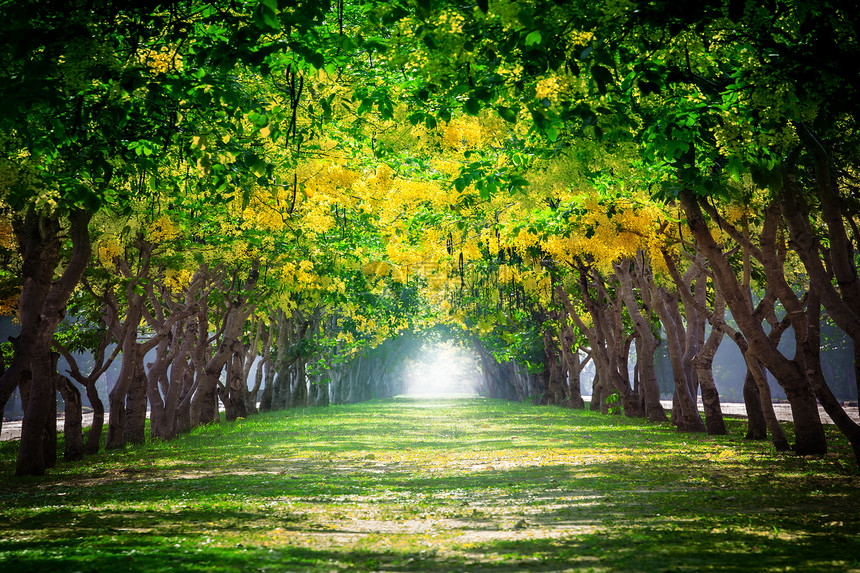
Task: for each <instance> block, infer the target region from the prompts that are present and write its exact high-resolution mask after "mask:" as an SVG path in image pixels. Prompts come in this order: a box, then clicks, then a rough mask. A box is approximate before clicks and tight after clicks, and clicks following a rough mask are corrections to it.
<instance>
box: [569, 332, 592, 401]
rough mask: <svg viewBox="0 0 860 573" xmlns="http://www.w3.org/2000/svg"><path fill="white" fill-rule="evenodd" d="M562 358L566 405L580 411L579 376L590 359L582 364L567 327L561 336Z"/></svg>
mask: <svg viewBox="0 0 860 573" xmlns="http://www.w3.org/2000/svg"><path fill="white" fill-rule="evenodd" d="M562 341H563V342H562V358H563V359H564V365H565V369H566V370H567V404H568V406H569V407H571V408H574V409H577V410H582V409H583V408H585V400H583V399H582V390H581V388H580V385H581V375H582V369H583V368H584V367H585V365H586V364H588V361H589V360H590V357H589V358H587V359H586V360H585V361H584V362H583V361H582V359H581V358H580V356H579V348H578V346H577V343H576V336H575V334H574V332H573V329H572V328H570V327H567V328H565V329H564V332H563V336H562Z"/></svg>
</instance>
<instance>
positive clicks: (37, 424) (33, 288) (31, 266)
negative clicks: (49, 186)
mask: <svg viewBox="0 0 860 573" xmlns="http://www.w3.org/2000/svg"><path fill="white" fill-rule="evenodd" d="M89 220H90V214H89V213H87V212H84V211H77V210H76V211H73V212H72V213H71V214H70V215H69V236H70V238H71V240H72V254H71V257H70V258H69V262H68V264H67V265H66V268H65V270H64V271H63V273H62V275H61V276H60V278H59V279H57V280H56V281H55V280H54V269H55V267H56V264H57V261H58V259H59V248H60V232H61V226H60V221H59V219H58V218H56V217H53V218H48V217H43V216H40V215H37V214H36V212H35V210H34V209H33V208H30V209H29V210H28V212H27V213H26V215H25V216H24V218H23V219H17V220H16V221H15V224H14V228H15V235H16V237H17V239H18V244H19V247H20V249H21V253H22V256H23V262H22V278H23V287H22V290H21V296H20V297H19V301H18V316H19V318H20V320H21V337H20V338H21V342H22V344H24V345H25V347H27V348H28V352H27V354H29V363H30V368H29V369H30V372H32V380H31V384H30V397H29V400H28V404H27V407H26V409H25V411H24V420H23V422H22V429H21V442H20V446H19V449H18V462H17V466H16V470H15V471H16V474H17V475H41V474H43V473H44V472H45V470H46V469H47V468H48V467H52V466H53V465H54V464H55V463H56V459H57V454H56V386H57V379H56V368H53V367H52V365H53V360H52V357H51V344H52V342H53V338H54V332H55V331H56V328H57V325H59V323H60V321H61V320H62V319H63V316H64V315H65V310H66V304H67V303H68V300H69V297H70V296H71V294H72V291H73V290H74V288H75V287H76V286H77V285H78V283H79V282H80V280H81V277H82V276H83V273H84V270H85V269H86V266H87V263H88V262H89V258H90V253H91V245H90V236H89V228H88V225H89ZM13 365H14V366H15V370H13V373H12V374H13V375H15V376H17V377H18V379H19V381H20V380H21V375H22V374H23V373H24V371H25V370H26V369H27V367H26V366H25V365H24V364H19V365H15V363H14V362H13ZM10 370H12V368H10ZM7 374H9V372H8V371H7V373H6V374H4V377H5V376H6V375H7ZM19 383H20V382H19ZM0 386H3V384H0ZM52 414H53V420H51V419H50V418H51V416H52ZM51 427H53V428H54V434H53V436H51V435H47V436H46V428H47V429H48V430H47V433H48V434H50V431H51Z"/></svg>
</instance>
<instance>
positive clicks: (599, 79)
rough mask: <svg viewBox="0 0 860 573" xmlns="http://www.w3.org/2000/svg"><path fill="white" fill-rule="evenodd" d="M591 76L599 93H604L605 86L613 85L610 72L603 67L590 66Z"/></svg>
mask: <svg viewBox="0 0 860 573" xmlns="http://www.w3.org/2000/svg"><path fill="white" fill-rule="evenodd" d="M591 76H592V77H593V78H594V81H595V82H596V83H597V90H598V91H599V92H600V93H606V88H607V86H609V85H612V84H614V83H615V80H614V79H613V77H612V72H610V71H609V70H608V69H607V68H605V67H603V66H592V67H591Z"/></svg>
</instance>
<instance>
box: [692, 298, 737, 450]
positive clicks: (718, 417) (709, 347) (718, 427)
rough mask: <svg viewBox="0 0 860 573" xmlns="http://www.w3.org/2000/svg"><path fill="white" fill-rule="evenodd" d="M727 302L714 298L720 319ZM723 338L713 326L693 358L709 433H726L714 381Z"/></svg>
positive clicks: (721, 333)
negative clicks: (715, 365)
mask: <svg viewBox="0 0 860 573" xmlns="http://www.w3.org/2000/svg"><path fill="white" fill-rule="evenodd" d="M725 309H726V303H725V301H724V300H723V299H722V297H721V296H720V295H719V293H717V295H716V296H715V300H714V311H713V314H714V316H715V317H716V318H717V319H718V320H723V316H724V314H725ZM722 339H723V332H722V331H721V330H720V329H719V328H712V329H711V332H710V334H709V335H708V340H707V341H706V342H705V344H704V345H703V346H702V349H701V350H700V351H699V353H698V354H697V355H696V356H695V357H694V358H693V365H694V366H695V367H696V372H697V373H698V377H699V384H701V386H702V405H703V406H704V409H705V426H706V427H707V429H708V433H709V434H711V435H725V434H727V433H728V431H727V430H726V423H725V421H724V420H723V410H722V407H721V406H720V394H719V392H718V391H717V385H716V383H715V382H714V372H713V364H714V356H715V355H716V353H717V348H719V346H720V341H722Z"/></svg>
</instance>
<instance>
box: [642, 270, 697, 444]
mask: <svg viewBox="0 0 860 573" xmlns="http://www.w3.org/2000/svg"><path fill="white" fill-rule="evenodd" d="M651 298H652V300H654V309H655V310H656V311H657V316H659V317H660V322H662V323H663V328H664V329H665V330H666V348H667V349H668V351H669V359H670V361H671V363H672V373H673V378H674V380H675V396H674V398H673V405H672V409H673V412H672V413H673V418H672V422H673V423H674V424H675V425H676V426H677V427H678V429H679V430H681V431H685V432H704V431H705V429H706V428H705V423H704V422H702V418H701V416H700V415H699V407H698V404H697V401H696V399H695V397H694V396H693V394H692V393H691V391H690V387H691V385H692V382H691V381H690V369H689V368H688V365H687V364H685V363H684V355H685V350H686V343H687V340H686V339H685V337H684V336H683V334H685V329H684V327H683V325H682V324H680V323H679V321H680V313H677V312H674V310H676V309H677V305H678V297H677V296H676V295H673V294H671V293H669V291H667V290H666V289H665V288H663V287H656V286H655V287H654V288H653V289H652V297H651Z"/></svg>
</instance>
